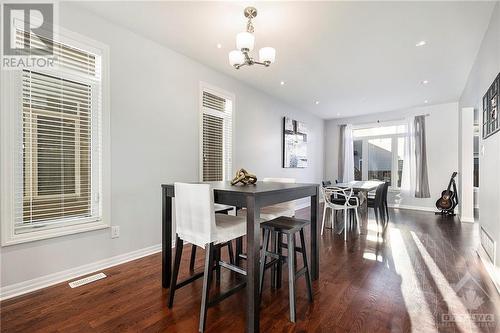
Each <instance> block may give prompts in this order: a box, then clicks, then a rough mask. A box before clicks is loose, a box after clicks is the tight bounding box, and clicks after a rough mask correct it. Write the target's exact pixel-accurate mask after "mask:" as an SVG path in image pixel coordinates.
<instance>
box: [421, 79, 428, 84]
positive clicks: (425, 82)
mask: <svg viewBox="0 0 500 333" xmlns="http://www.w3.org/2000/svg"><path fill="white" fill-rule="evenodd" d="M420 83H422V84H428V83H429V80H423V81H422V82H420Z"/></svg>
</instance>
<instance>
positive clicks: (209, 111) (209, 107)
mask: <svg viewBox="0 0 500 333" xmlns="http://www.w3.org/2000/svg"><path fill="white" fill-rule="evenodd" d="M201 104H202V135H201V136H200V137H201V140H202V142H201V160H202V163H201V180H202V181H221V180H227V179H230V178H231V176H232V126H233V120H232V116H233V98H232V97H231V96H230V95H229V94H224V93H220V92H216V91H213V90H211V89H208V88H202V103H201Z"/></svg>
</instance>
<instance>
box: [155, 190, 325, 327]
mask: <svg viewBox="0 0 500 333" xmlns="http://www.w3.org/2000/svg"><path fill="white" fill-rule="evenodd" d="M208 183H209V184H211V185H212V187H213V189H214V201H215V203H220V204H225V205H231V206H236V207H244V208H246V209H247V286H246V293H247V304H246V306H247V311H246V331H247V332H259V303H260V299H259V297H260V296H259V251H260V237H261V232H260V223H259V216H260V208H262V207H265V206H269V205H274V204H278V203H282V202H287V201H291V200H297V199H301V198H306V197H310V200H311V206H310V209H311V216H310V218H311V240H310V246H311V250H310V252H309V253H310V260H309V262H310V263H311V278H312V279H313V280H317V279H318V277H319V228H318V214H319V195H318V191H319V185H318V184H285V183H275V182H257V183H256V184H254V185H248V186H241V185H235V186H232V185H231V184H230V182H208ZM161 187H162V285H163V288H168V287H169V284H170V278H171V272H172V236H173V234H172V232H173V223H172V198H173V197H175V193H174V185H173V184H164V185H162V186H161Z"/></svg>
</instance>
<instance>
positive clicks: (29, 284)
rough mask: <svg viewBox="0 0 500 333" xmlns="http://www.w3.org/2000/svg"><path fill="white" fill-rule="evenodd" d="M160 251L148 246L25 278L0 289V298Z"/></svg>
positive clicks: (17, 294) (47, 285) (20, 293)
mask: <svg viewBox="0 0 500 333" xmlns="http://www.w3.org/2000/svg"><path fill="white" fill-rule="evenodd" d="M160 251H161V244H157V245H153V246H149V247H146V248H143V249H139V250H135V251H132V252H128V253H124V254H120V255H118V256H114V257H111V258H107V259H103V260H99V261H96V262H93V263H90V264H86V265H82V266H78V267H75V268H71V269H68V270H64V271H61V272H57V273H53V274H49V275H45V276H41V277H38V278H35V279H32V280H27V281H23V282H19V283H15V284H11V285H8V286H5V287H2V288H1V289H0V300H6V299H8V298H12V297H15V296H19V295H22V294H26V293H29V292H32V291H35V290H38V289H42V288H46V287H49V286H51V285H54V284H57V283H61V282H64V281H68V280H71V279H74V278H77V277H79V276H83V275H87V274H90V273H93V272H96V271H99V270H102V269H106V268H109V267H112V266H116V265H119V264H123V263H126V262H128V261H132V260H135V259H139V258H142V257H145V256H148V255H151V254H154V253H157V252H160Z"/></svg>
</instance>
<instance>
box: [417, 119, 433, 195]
mask: <svg viewBox="0 0 500 333" xmlns="http://www.w3.org/2000/svg"><path fill="white" fill-rule="evenodd" d="M415 162H416V165H415V174H416V181H415V198H430V197H431V194H430V190H429V176H428V172H427V147H426V143H425V116H416V117H415Z"/></svg>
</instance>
